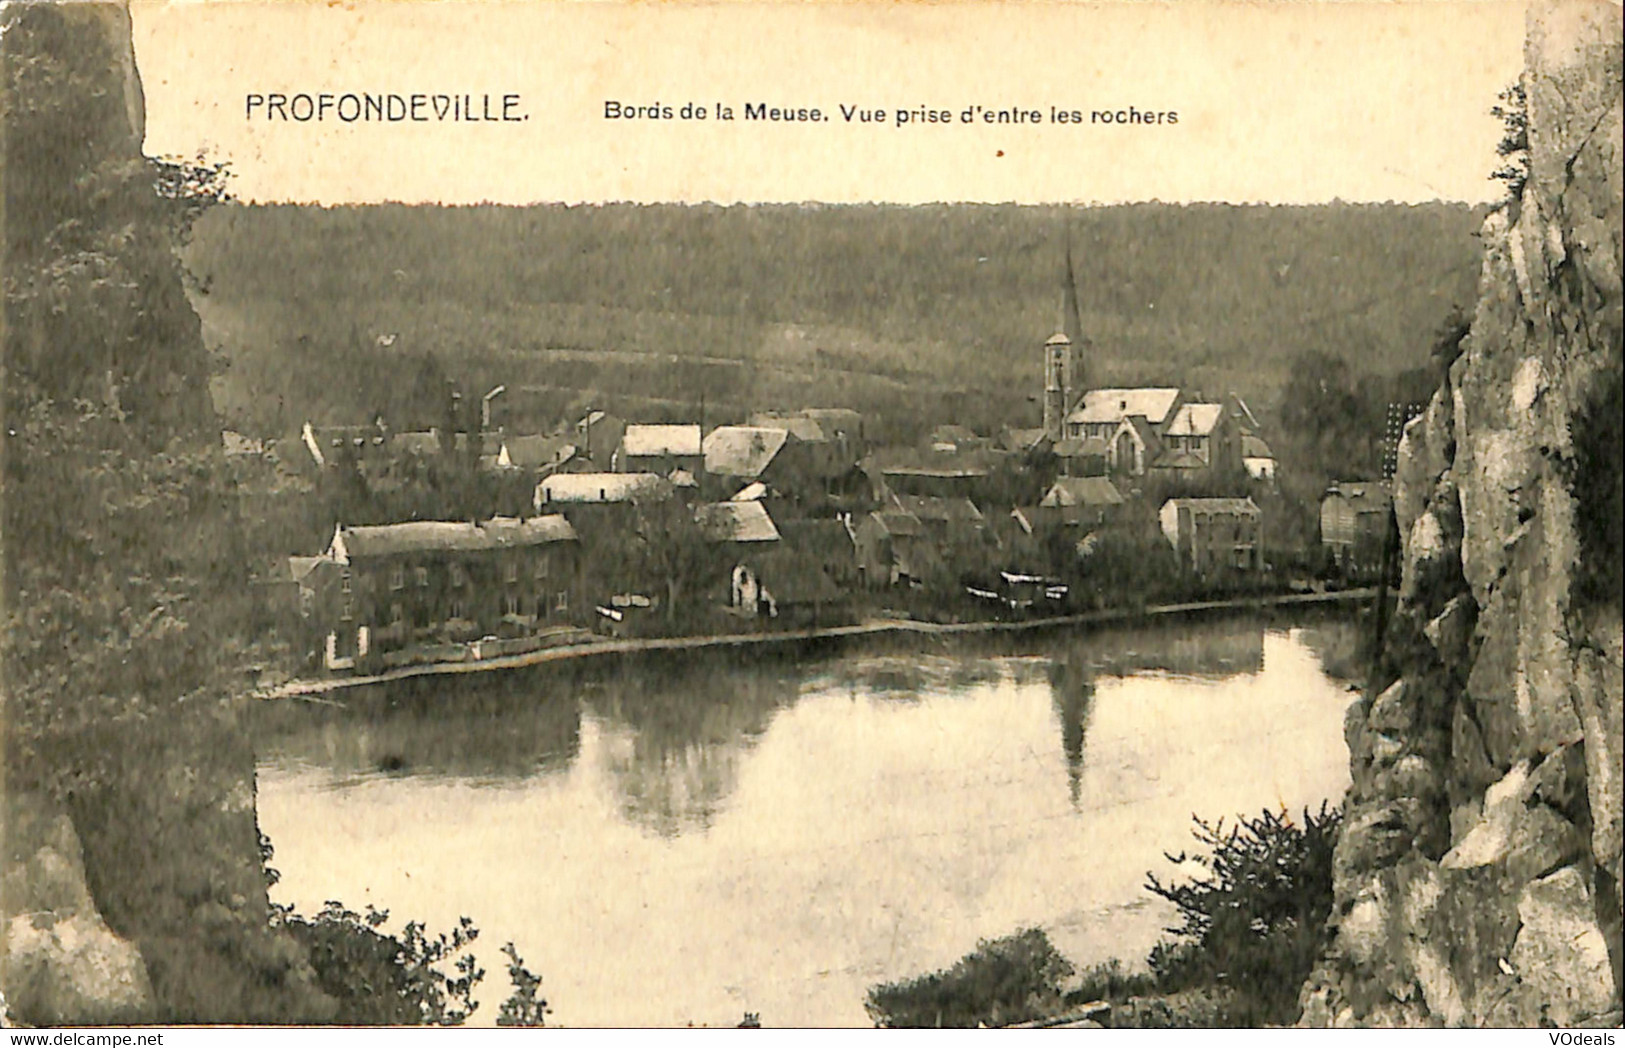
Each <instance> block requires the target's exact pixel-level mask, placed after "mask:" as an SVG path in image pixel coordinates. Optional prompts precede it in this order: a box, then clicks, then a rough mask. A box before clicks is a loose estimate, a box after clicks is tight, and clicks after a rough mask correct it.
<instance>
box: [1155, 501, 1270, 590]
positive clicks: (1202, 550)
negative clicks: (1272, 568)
mask: <svg viewBox="0 0 1625 1048" xmlns="http://www.w3.org/2000/svg"><path fill="white" fill-rule="evenodd" d="M1158 519H1159V522H1160V523H1161V525H1162V534H1163V536H1164V537H1165V538H1167V540H1168V542H1169V544H1170V545H1172V546H1173V547H1174V552H1175V553H1177V554H1178V555H1179V563H1180V566H1181V567H1182V568H1184V569H1185V570H1188V571H1194V572H1197V573H1198V574H1204V575H1205V574H1210V573H1213V572H1222V571H1258V570H1261V569H1262V568H1263V566H1264V543H1263V530H1264V529H1263V514H1262V513H1261V512H1260V510H1259V508H1258V506H1257V504H1255V503H1254V502H1253V500H1252V499H1250V498H1240V499H1238V498H1179V499H1169V500H1168V501H1167V502H1164V503H1163V504H1162V510H1161V512H1160V513H1159V514H1158Z"/></svg>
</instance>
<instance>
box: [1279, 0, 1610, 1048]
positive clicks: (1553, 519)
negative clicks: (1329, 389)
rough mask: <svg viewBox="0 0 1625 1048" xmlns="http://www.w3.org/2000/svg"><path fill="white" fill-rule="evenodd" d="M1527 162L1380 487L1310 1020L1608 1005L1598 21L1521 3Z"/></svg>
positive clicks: (1603, 205)
mask: <svg viewBox="0 0 1625 1048" xmlns="http://www.w3.org/2000/svg"><path fill="white" fill-rule="evenodd" d="M1525 61H1526V68H1525V72H1524V77H1523V87H1524V91H1525V95H1526V99H1527V116H1528V137H1529V164H1528V177H1527V180H1526V181H1525V182H1524V184H1523V185H1522V187H1521V193H1520V194H1519V197H1518V199H1515V200H1511V201H1509V202H1508V204H1507V206H1505V207H1504V208H1502V209H1500V210H1498V211H1497V212H1495V213H1494V214H1492V215H1491V217H1490V218H1489V220H1488V221H1487V223H1486V224H1485V227H1484V230H1483V233H1482V237H1483V242H1484V263H1483V270H1482V275H1481V279H1480V285H1479V301H1478V305H1477V310H1476V313H1475V315H1474V318H1473V323H1472V330H1471V333H1470V335H1469V336H1468V337H1467V339H1466V340H1465V342H1464V343H1463V350H1462V353H1461V355H1460V357H1459V358H1458V359H1457V360H1456V361H1455V362H1454V364H1453V365H1452V366H1451V367H1450V370H1449V374H1448V377H1447V378H1446V379H1445V381H1444V382H1443V384H1442V385H1441V387H1440V388H1439V390H1438V391H1437V393H1436V394H1435V395H1434V397H1433V399H1432V402H1431V403H1430V404H1429V406H1428V408H1427V410H1426V412H1425V413H1424V414H1423V415H1422V416H1421V417H1419V418H1417V419H1415V420H1414V421H1413V422H1411V424H1410V425H1409V426H1408V427H1407V428H1406V431H1405V436H1404V440H1403V443H1402V446H1401V452H1400V466H1399V471H1398V475H1397V476H1396V478H1395V515H1396V517H1397V520H1398V525H1399V533H1400V536H1401V543H1402V550H1403V558H1404V562H1403V568H1404V574H1403V580H1404V581H1403V584H1402V587H1401V592H1400V595H1399V605H1398V610H1397V612H1396V614H1395V616H1394V619H1393V621H1392V623H1391V626H1390V629H1389V631H1388V633H1387V636H1386V640H1385V651H1384V657H1383V659H1382V662H1383V665H1382V666H1380V667H1379V668H1378V670H1377V671H1376V674H1375V676H1374V679H1373V682H1372V685H1373V686H1372V687H1371V688H1370V689H1369V691H1368V692H1367V694H1366V695H1365V696H1364V697H1363V698H1362V699H1360V700H1359V701H1357V702H1356V703H1354V705H1352V706H1351V707H1350V709H1349V711H1348V716H1347V724H1346V735H1347V739H1348V744H1349V751H1350V758H1351V762H1352V768H1353V785H1352V787H1351V789H1350V793H1349V798H1348V810H1347V820H1346V823H1345V829H1344V832H1343V834H1342V836H1341V839H1340V841H1339V843H1338V846H1337V850H1336V857H1335V864H1334V879H1335V894H1336V906H1335V908H1334V911H1333V915H1332V919H1331V923H1332V932H1333V937H1332V940H1331V945H1330V947H1329V949H1328V953H1327V955H1326V956H1325V957H1324V959H1323V961H1322V963H1321V965H1320V966H1319V968H1318V969H1317V971H1316V972H1315V973H1314V975H1313V976H1312V977H1311V979H1310V981H1309V982H1308V984H1307V985H1306V986H1305V988H1304V991H1303V996H1302V1003H1303V1005H1304V1017H1303V1021H1304V1022H1305V1023H1306V1024H1310V1025H1438V1024H1443V1025H1472V1026H1483V1025H1491V1026H1513V1025H1516V1026H1524V1025H1542V1024H1552V1025H1561V1026H1570V1025H1583V1024H1593V1023H1609V1024H1617V1023H1618V1022H1619V1021H1620V980H1621V956H1620V906H1621V902H1620V900H1621V897H1622V890H1621V888H1622V886H1621V880H1620V875H1621V868H1620V852H1621V831H1622V827H1621V800H1622V798H1621V790H1622V785H1621V689H1622V683H1621V662H1622V649H1621V616H1620V607H1621V598H1620V586H1621V550H1620V526H1621V503H1620V474H1621V447H1620V414H1621V402H1620V376H1621V367H1622V364H1621V259H1622V253H1621V221H1622V215H1621V35H1620V11H1619V7H1618V5H1617V4H1614V3H1608V2H1590V0H1560V2H1557V3H1548V4H1544V5H1537V6H1536V8H1535V9H1533V10H1532V12H1531V15H1530V21H1529V33H1528V40H1527V45H1526V56H1525Z"/></svg>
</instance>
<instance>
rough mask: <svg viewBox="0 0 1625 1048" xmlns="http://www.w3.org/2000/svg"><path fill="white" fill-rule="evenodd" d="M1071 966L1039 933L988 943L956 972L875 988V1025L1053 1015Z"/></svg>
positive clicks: (995, 1022) (962, 1023)
mask: <svg viewBox="0 0 1625 1048" xmlns="http://www.w3.org/2000/svg"><path fill="white" fill-rule="evenodd" d="M1072 972H1073V968H1072V964H1071V962H1069V961H1068V960H1067V959H1066V958H1065V957H1062V956H1061V954H1060V953H1059V952H1057V951H1056V949H1055V947H1054V946H1053V945H1052V944H1051V943H1050V941H1049V936H1047V935H1045V934H1044V932H1043V931H1042V930H1040V929H1038V928H1027V929H1024V930H1022V931H1019V932H1017V933H1016V934H1014V935H1009V936H1005V937H1004V938H1002V939H991V940H988V939H984V940H982V941H981V942H979V943H977V945H976V950H975V951H974V952H972V953H970V954H967V955H966V956H965V957H963V958H961V959H960V960H959V961H957V962H955V964H954V966H953V967H952V968H948V969H945V970H943V971H937V972H931V973H929V974H926V975H921V976H917V977H916V978H913V979H905V980H902V981H899V982H894V983H885V984H882V985H879V986H874V987H871V988H870V990H869V995H868V998H867V999H866V1000H865V1002H864V1007H865V1008H867V1009H868V1012H869V1015H870V1017H871V1018H873V1019H874V1021H875V1024H876V1025H877V1026H889V1027H970V1026H977V1025H988V1026H1008V1025H1010V1024H1012V1023H1019V1022H1026V1021H1028V1020H1031V1019H1036V1018H1039V1017H1041V1016H1044V1015H1047V1014H1050V1013H1051V1012H1053V1011H1054V1010H1055V1008H1056V1007H1057V1006H1059V1004H1060V1002H1061V996H1062V994H1061V985H1060V984H1061V980H1062V979H1065V978H1066V977H1067V976H1069V975H1071V974H1072Z"/></svg>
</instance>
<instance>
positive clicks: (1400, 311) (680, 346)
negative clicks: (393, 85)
mask: <svg viewBox="0 0 1625 1048" xmlns="http://www.w3.org/2000/svg"><path fill="white" fill-rule="evenodd" d="M1481 219H1482V213H1481V212H1475V211H1473V210H1470V209H1468V208H1466V207H1465V206H1460V205H1447V204H1435V205H1424V206H1398V205H1359V206H1354V205H1333V206H1329V207H1229V206H1219V205H1204V206H1188V207H1175V206H1169V205H1159V204H1144V205H1134V206H1127V207H1114V208H1098V209H1081V210H1073V211H1070V212H1069V211H1067V210H1065V209H1059V208H1030V207H1015V206H932V207H921V208H901V207H822V206H809V207H756V208H747V207H731V208H720V207H677V206H634V205H616V206H610V207H580V208H566V207H528V208H510V207H495V206H489V207H473V208H434V207H405V206H399V205H385V206H380V207H367V208H350V209H321V208H313V207H299V206H288V205H285V206H252V207H248V206H237V205H232V206H227V207H222V208H216V209H215V210H214V211H212V212H211V213H209V214H207V215H206V216H205V217H204V218H203V220H202V221H201V222H200V223H199V226H198V228H197V230H196V235H195V237H194V239H193V241H192V243H191V244H190V245H189V247H188V249H187V253H186V257H185V260H186V264H187V266H188V268H189V270H190V272H191V273H192V275H193V277H194V278H195V287H194V290H193V299H194V301H195V303H196V305H197V307H198V310H199V312H200V314H201V315H202V317H203V320H204V324H205V336H206V338H207V339H208V340H209V342H210V344H211V347H212V348H214V349H216V350H218V351H220V353H221V355H222V357H223V360H224V361H225V362H226V368H225V370H224V372H223V373H222V374H221V375H220V376H218V377H217V378H216V380H215V387H214V389H215V396H216V401H217V404H218V406H219V407H220V408H221V409H222V410H223V411H224V412H225V414H226V415H227V417H228V419H230V420H231V422H232V423H234V424H236V425H238V426H240V427H242V428H245V429H247V430H250V431H255V432H265V433H272V432H286V431H287V430H288V429H290V428H292V427H294V426H297V424H298V423H299V422H300V421H303V420H304V419H305V418H311V419H313V420H316V421H328V422H340V421H348V420H357V419H359V418H363V417H370V414H371V413H372V412H374V411H377V410H380V409H384V410H388V411H389V412H390V414H391V415H392V417H394V419H395V424H396V425H397V427H398V428H403V427H404V426H406V425H430V424H433V423H434V422H436V421H438V418H437V416H435V415H434V414H433V406H432V399H431V398H426V397H425V396H424V395H423V393H422V390H421V388H419V387H421V386H422V385H423V376H424V375H425V374H426V372H425V370H424V367H423V365H422V360H423V358H424V356H425V355H432V356H434V357H435V358H437V359H438V361H439V362H440V367H441V368H442V369H443V372H444V374H445V375H447V376H448V377H450V378H451V379H452V380H453V381H456V382H458V383H459V384H460V385H462V386H463V387H464V388H465V389H466V390H469V391H472V392H475V393H476V394H477V393H478V392H479V391H482V390H483V389H486V388H489V387H490V386H492V385H495V384H497V383H499V382H500V383H505V384H507V385H508V387H509V389H510V391H511V392H510V395H509V396H508V397H507V398H505V399H506V404H505V405H504V410H506V411H508V412H509V413H510V415H509V418H508V421H509V423H510V424H511V425H514V426H517V427H521V428H527V429H531V428H541V427H545V426H548V425H551V424H552V423H553V422H555V421H557V420H558V419H560V418H563V417H565V416H566V415H568V414H570V413H572V412H574V411H576V410H577V409H579V408H581V407H584V406H587V405H593V406H605V407H611V408H614V409H618V410H621V411H624V412H626V413H628V414H630V415H632V416H634V417H637V418H644V419H650V420H659V419H663V418H679V417H689V418H693V417H696V416H697V413H698V411H699V409H700V407H701V403H702V400H703V403H704V409H705V412H706V419H707V421H708V422H721V421H727V420H730V419H733V418H737V417H740V416H742V415H743V414H744V413H745V412H747V411H748V410H751V409H754V408H763V407H773V406H783V407H791V406H804V405H808V404H839V405H850V406H854V407H858V408H860V409H863V410H866V411H869V412H871V413H875V414H878V415H880V416H882V418H883V419H884V421H886V422H887V423H889V424H890V425H889V429H890V430H892V431H893V433H894V434H895V435H896V436H899V437H907V436H911V435H912V434H913V433H914V432H916V431H917V430H918V429H919V428H920V427H923V426H927V425H929V424H933V423H935V422H939V421H947V420H950V419H953V420H958V421H964V422H967V423H969V424H971V425H973V426H976V427H979V428H984V429H991V428H996V426H997V425H998V424H1000V423H1002V422H1009V423H1012V424H1025V425H1034V424H1036V423H1037V419H1038V405H1037V403H1036V400H1035V395H1036V394H1037V392H1038V390H1039V383H1040V377H1039V367H1038V361H1039V356H1038V347H1039V346H1040V345H1041V343H1042V342H1043V340H1044V339H1045V338H1046V337H1047V336H1048V335H1049V334H1050V333H1052V332H1053V331H1054V330H1056V329H1057V327H1058V325H1059V324H1060V287H1061V281H1062V274H1063V272H1064V251H1065V244H1066V242H1067V240H1068V238H1069V237H1070V241H1071V244H1072V253H1073V261H1074V267H1075V271H1076V275H1077V284H1078V289H1079V295H1080V302H1081V309H1082V312H1083V322H1084V328H1085V331H1086V332H1087V333H1088V335H1089V337H1090V341H1091V343H1092V345H1091V354H1092V375H1093V376H1094V377H1093V379H1092V380H1093V381H1094V382H1096V383H1102V384H1103V383H1129V382H1170V383H1180V384H1182V385H1185V386H1188V387H1192V388H1196V389H1200V390H1203V391H1206V392H1219V391H1223V390H1229V389H1235V390H1237V391H1239V392H1241V393H1242V394H1243V395H1244V396H1248V397H1249V398H1250V399H1251V400H1252V401H1253V402H1254V404H1255V406H1257V407H1260V408H1262V409H1263V410H1265V411H1266V412H1268V411H1269V410H1270V408H1271V406H1272V404H1273V402H1274V401H1275V399H1276V398H1277V397H1278V394H1279V392H1280V390H1281V388H1282V386H1283V385H1284V383H1285V381H1286V378H1287V376H1288V375H1289V374H1290V371H1291V368H1292V365H1293V361H1294V359H1295V358H1296V357H1297V356H1298V355H1299V354H1300V353H1303V352H1305V351H1308V350H1313V349H1320V350H1330V351H1333V352H1337V353H1340V354H1342V355H1343V356H1345V357H1346V358H1347V359H1349V360H1350V361H1351V362H1353V363H1354V365H1355V366H1356V367H1357V368H1358V369H1359V370H1361V371H1371V372H1376V373H1392V372H1397V371H1399V370H1402V369H1404V368H1407V367H1413V366H1416V365H1417V364H1419V363H1421V362H1422V361H1424V360H1425V359H1426V355H1427V349H1428V345H1429V339H1430V336H1431V333H1432V331H1433V330H1434V328H1435V327H1436V326H1437V325H1438V324H1439V322H1440V321H1441V320H1442V319H1443V318H1444V317H1445V315H1446V314H1447V313H1448V311H1449V308H1450V307H1451V305H1452V304H1454V303H1458V302H1466V301H1469V300H1470V299H1471V296H1472V292H1473V287H1474V281H1475V280H1476V276H1477V267H1478V245H1477V241H1476V239H1475V238H1474V235H1473V234H1474V232H1475V231H1476V229H1477V227H1478V224H1479V222H1480V220H1481ZM391 335H393V336H394V338H393V339H392V340H391V339H389V338H388V336H391ZM381 337H382V338H383V340H384V341H385V342H388V343H389V344H388V345H384V344H380V338H381ZM411 415H418V416H425V415H426V416H427V417H419V418H409V417H403V416H411Z"/></svg>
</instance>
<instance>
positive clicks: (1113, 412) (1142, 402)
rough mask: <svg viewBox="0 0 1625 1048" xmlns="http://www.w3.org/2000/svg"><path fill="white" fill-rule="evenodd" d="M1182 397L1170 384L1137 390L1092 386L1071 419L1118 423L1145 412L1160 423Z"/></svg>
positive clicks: (1157, 423)
mask: <svg viewBox="0 0 1625 1048" xmlns="http://www.w3.org/2000/svg"><path fill="white" fill-rule="evenodd" d="M1177 400H1179V390H1178V389H1177V388H1174V387H1169V386H1146V387H1141V388H1138V389H1092V390H1090V391H1089V392H1087V393H1085V394H1084V395H1083V401H1082V402H1081V403H1079V404H1078V406H1077V408H1076V409H1074V410H1073V412H1072V414H1070V415H1068V416H1067V417H1066V420H1067V421H1068V422H1079V423H1088V422H1117V421H1120V420H1122V419H1125V418H1128V417H1130V416H1132V415H1143V416H1145V418H1146V420H1147V421H1148V422H1150V423H1152V424H1153V425H1161V424H1162V422H1163V420H1164V419H1166V418H1167V417H1168V413H1169V412H1170V411H1172V410H1173V407H1174V403H1175V402H1176V401H1177Z"/></svg>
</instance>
